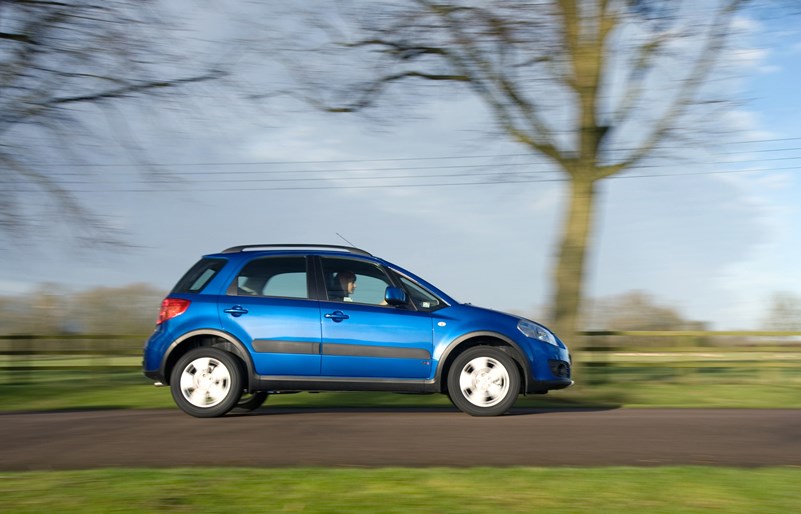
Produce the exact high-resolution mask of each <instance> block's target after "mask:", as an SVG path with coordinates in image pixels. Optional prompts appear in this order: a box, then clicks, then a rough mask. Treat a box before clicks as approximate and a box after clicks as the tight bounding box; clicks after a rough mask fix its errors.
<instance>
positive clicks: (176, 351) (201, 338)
mask: <svg viewBox="0 0 801 514" xmlns="http://www.w3.org/2000/svg"><path fill="white" fill-rule="evenodd" d="M203 346H211V347H214V348H219V349H221V350H224V351H226V352H228V353H231V354H233V355H234V356H236V357H237V358H238V360H239V361H240V362H241V363H242V366H243V369H242V372H243V373H245V374H246V376H245V380H244V384H245V386H248V387H249V384H250V382H251V377H253V369H254V368H253V362H252V360H251V358H250V354H249V353H248V351H247V349H246V348H245V345H244V344H243V343H242V342H241V341H240V340H238V339H237V338H235V337H234V336H232V335H231V334H229V333H227V332H223V331H221V330H215V329H200V330H193V331H192V332H187V333H186V334H183V335H182V336H181V337H179V338H178V339H176V340H175V341H173V342H172V343H171V344H170V346H169V348H167V351H166V352H164V358H163V359H162V362H161V374H162V376H163V377H164V379H165V384H168V385H169V383H170V382H169V381H170V375H171V374H172V369H173V367H175V364H176V363H177V362H178V360H179V359H180V358H181V357H182V356H183V355H185V354H186V353H187V352H188V351H190V350H192V349H194V348H200V347H203Z"/></svg>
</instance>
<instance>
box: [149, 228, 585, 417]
mask: <svg viewBox="0 0 801 514" xmlns="http://www.w3.org/2000/svg"><path fill="white" fill-rule="evenodd" d="M570 364H571V361H570V354H569V352H568V349H567V347H566V346H565V345H564V343H562V341H561V340H559V338H558V337H556V335H554V334H553V332H551V331H550V330H548V329H547V328H545V327H544V326H542V325H540V324H539V323H535V322H533V321H530V320H527V319H524V318H520V317H518V316H512V315H509V314H504V313H501V312H496V311H492V310H488V309H482V308H480V307H475V306H472V305H469V304H463V303H459V302H457V301H456V300H454V299H453V298H451V297H450V296H448V295H447V294H445V293H443V292H442V291H440V290H439V289H437V288H436V287H434V286H433V285H431V284H429V283H428V282H426V281H425V280H423V279H421V278H420V277H417V276H416V275H414V274H412V273H410V272H408V271H406V270H404V269H403V268H401V267H399V266H396V265H394V264H392V263H390V262H387V261H385V260H383V259H380V258H378V257H374V256H373V255H371V254H369V253H368V252H366V251H364V250H360V249H357V248H352V247H346V246H333V245H298V244H285V245H248V246H237V247H233V248H229V249H227V250H225V251H223V252H221V253H217V254H212V255H207V256H205V257H203V258H202V259H201V260H200V261H199V262H198V263H197V264H195V265H194V266H193V267H192V268H191V269H190V270H189V271H188V272H187V273H186V274H185V275H184V276H183V278H181V280H180V281H179V282H178V284H177V285H176V286H175V288H174V289H173V290H172V292H171V293H170V294H169V295H168V296H167V298H165V299H164V301H163V302H162V304H161V310H160V312H159V317H158V323H157V326H156V329H155V331H154V333H153V335H152V336H151V337H150V338H149V339H148V341H147V343H146V345H145V350H144V362H143V366H144V373H145V375H146V376H148V377H150V378H152V379H154V380H156V381H157V382H159V383H162V384H169V386H170V389H171V391H172V395H173V398H174V399H175V402H176V404H177V405H178V406H179V407H180V408H181V409H182V410H184V411H185V412H186V413H188V414H191V415H192V416H197V417H214V416H222V415H224V414H225V413H227V412H229V411H230V410H232V409H234V408H237V409H240V410H252V409H255V408H257V407H259V406H261V404H262V403H263V402H264V401H265V399H266V398H267V396H268V395H269V394H270V393H284V392H297V391H392V392H414V393H445V394H447V395H448V396H449V397H450V399H451V401H452V402H453V404H454V405H455V406H456V407H457V408H459V409H460V410H462V411H464V412H466V413H468V414H471V415H473V416H495V415H499V414H503V413H505V412H506V411H508V410H509V409H510V408H511V406H512V404H513V403H514V402H515V400H516V399H517V396H518V395H519V394H520V393H524V394H525V393H535V394H542V393H547V392H548V391H549V390H552V389H563V388H565V387H568V386H570V385H571V384H572V383H573V382H572V380H571V377H570Z"/></svg>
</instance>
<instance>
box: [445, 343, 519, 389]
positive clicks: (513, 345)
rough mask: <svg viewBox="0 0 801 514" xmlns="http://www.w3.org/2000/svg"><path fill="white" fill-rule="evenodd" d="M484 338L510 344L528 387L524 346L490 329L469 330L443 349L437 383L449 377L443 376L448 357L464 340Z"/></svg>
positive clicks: (512, 354)
mask: <svg viewBox="0 0 801 514" xmlns="http://www.w3.org/2000/svg"><path fill="white" fill-rule="evenodd" d="M482 338H488V339H498V340H500V341H503V342H504V343H505V344H506V345H508V347H509V348H511V351H508V350H507V351H508V353H509V356H510V357H511V358H512V360H514V361H515V362H516V363H517V365H518V366H519V367H520V370H521V372H522V375H523V376H522V377H521V378H522V379H523V387H524V388H527V385H528V383H529V380H530V370H529V366H528V363H527V361H526V357H525V355H526V354H525V352H524V351H523V349H522V348H520V345H519V344H517V343H516V342H515V341H514V340H512V339H510V338H509V337H508V336H505V335H503V334H500V333H498V332H493V331H490V330H478V331H475V332H468V333H466V334H463V335H461V336H459V337H457V338H456V339H454V340H453V341H451V342H450V343H449V344H448V346H447V347H446V348H445V351H443V352H442V355H441V356H440V357H439V361H438V363H437V373H436V375H435V377H436V383H438V384H443V383H446V381H447V377H443V376H442V372H443V370H444V369H445V363H446V362H448V359H449V358H450V356H451V354H452V353H453V352H454V350H457V349H458V348H459V347H460V346H461V345H462V344H463V343H464V342H466V341H468V340H471V339H482ZM500 348H505V347H504V346H500ZM443 380H444V381H445V382H444V381H443ZM521 392H524V391H521Z"/></svg>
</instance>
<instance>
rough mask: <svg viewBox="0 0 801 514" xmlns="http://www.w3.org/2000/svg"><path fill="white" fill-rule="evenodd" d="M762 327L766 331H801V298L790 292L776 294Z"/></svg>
mask: <svg viewBox="0 0 801 514" xmlns="http://www.w3.org/2000/svg"><path fill="white" fill-rule="evenodd" d="M762 325H763V326H764V327H765V329H766V330H781V331H788V332H789V331H795V330H801V296H799V295H797V294H793V293H788V292H780V293H775V294H774V295H773V297H772V298H771V305H770V308H769V309H768V313H767V315H766V316H765V319H764V321H763V323H762Z"/></svg>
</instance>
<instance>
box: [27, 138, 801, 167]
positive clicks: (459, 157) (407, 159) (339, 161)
mask: <svg viewBox="0 0 801 514" xmlns="http://www.w3.org/2000/svg"><path fill="white" fill-rule="evenodd" d="M784 141H801V137H790V138H777V139H754V140H746V141H733V142H731V143H726V145H743V144H754V143H775V142H784ZM685 148H686V146H659V147H656V148H655V150H670V149H674V150H678V149H685ZM633 150H637V148H616V149H612V150H610V151H612V152H626V151H633ZM797 150H801V147H791V148H771V149H755V150H743V151H740V152H737V153H743V154H747V153H760V152H780V151H797ZM724 153H725V154H726V155H733V153H732V152H724ZM533 155H535V154H533V153H531V152H526V153H508V154H485V155H449V156H447V155H446V156H432V157H393V158H381V159H320V160H307V161H218V162H208V161H196V162H173V163H166V162H151V163H86V164H76V163H33V164H32V165H33V166H36V167H39V168H56V167H60V168H74V167H80V168H142V167H156V168H184V167H210V166H264V165H300V164H360V163H371V162H374V163H380V162H413V161H437V160H462V159H492V158H510V157H529V158H530V157H532V156H533ZM377 169H385V168H377ZM386 169H391V168H386ZM396 169H402V168H396ZM421 169H423V168H421ZM289 172H290V171H287V173H289Z"/></svg>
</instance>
